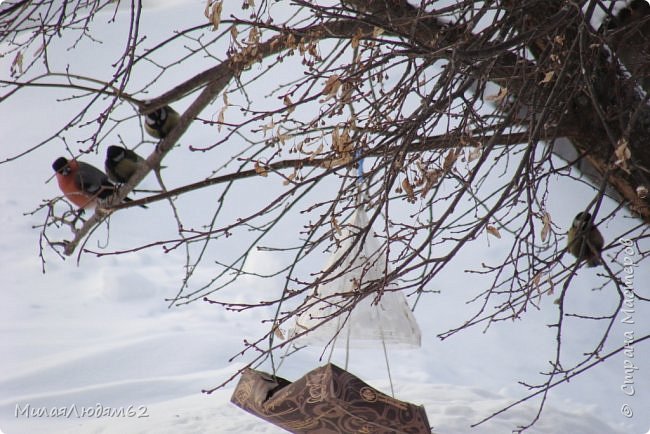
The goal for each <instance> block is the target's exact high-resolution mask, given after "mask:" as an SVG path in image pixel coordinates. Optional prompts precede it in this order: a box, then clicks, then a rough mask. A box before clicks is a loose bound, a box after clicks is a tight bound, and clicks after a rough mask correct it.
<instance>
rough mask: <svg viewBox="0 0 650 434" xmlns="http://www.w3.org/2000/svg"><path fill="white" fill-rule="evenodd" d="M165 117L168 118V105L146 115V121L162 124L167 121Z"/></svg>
mask: <svg viewBox="0 0 650 434" xmlns="http://www.w3.org/2000/svg"><path fill="white" fill-rule="evenodd" d="M165 119H167V106H165V107H161V108H159V109H158V110H154V111H152V112H151V113H147V114H146V115H145V121H146V122H147V124H149V125H162V124H164V123H165Z"/></svg>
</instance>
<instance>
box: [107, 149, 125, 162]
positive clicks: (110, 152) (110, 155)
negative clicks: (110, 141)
mask: <svg viewBox="0 0 650 434" xmlns="http://www.w3.org/2000/svg"><path fill="white" fill-rule="evenodd" d="M125 153H126V152H125V149H124V148H123V147H121V146H109V147H108V149H107V150H106V158H107V159H108V160H111V161H115V162H118V161H120V160H121V159H123V158H124V154H125Z"/></svg>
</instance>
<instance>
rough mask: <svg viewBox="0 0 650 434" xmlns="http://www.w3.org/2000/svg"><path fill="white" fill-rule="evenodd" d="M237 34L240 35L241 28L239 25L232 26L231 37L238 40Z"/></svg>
mask: <svg viewBox="0 0 650 434" xmlns="http://www.w3.org/2000/svg"><path fill="white" fill-rule="evenodd" d="M237 36H239V30H237V26H231V27H230V37H231V38H232V39H233V41H235V42H237Z"/></svg>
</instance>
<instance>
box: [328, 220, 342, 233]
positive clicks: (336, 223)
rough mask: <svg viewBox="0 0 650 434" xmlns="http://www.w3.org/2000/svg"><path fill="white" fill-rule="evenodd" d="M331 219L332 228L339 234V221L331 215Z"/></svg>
mask: <svg viewBox="0 0 650 434" xmlns="http://www.w3.org/2000/svg"><path fill="white" fill-rule="evenodd" d="M331 221H332V226H334V230H335V231H336V233H337V234H339V235H341V233H342V231H341V226H339V222H338V221H337V220H336V217H334V216H332V218H331Z"/></svg>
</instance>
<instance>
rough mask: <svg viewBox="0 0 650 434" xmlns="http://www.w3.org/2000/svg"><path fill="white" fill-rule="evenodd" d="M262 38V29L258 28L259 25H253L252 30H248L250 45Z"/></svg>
mask: <svg viewBox="0 0 650 434" xmlns="http://www.w3.org/2000/svg"><path fill="white" fill-rule="evenodd" d="M259 40H260V31H259V30H257V27H253V28H252V29H251V30H250V32H248V43H249V44H250V45H254V44H257V43H258V42H259Z"/></svg>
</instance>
